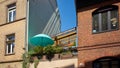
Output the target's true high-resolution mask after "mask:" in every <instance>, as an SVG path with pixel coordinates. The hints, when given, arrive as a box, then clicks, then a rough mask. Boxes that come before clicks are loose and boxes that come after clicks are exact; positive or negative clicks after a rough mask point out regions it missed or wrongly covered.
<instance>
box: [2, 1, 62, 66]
mask: <svg viewBox="0 0 120 68" xmlns="http://www.w3.org/2000/svg"><path fill="white" fill-rule="evenodd" d="M30 1H32V0H0V16H1V17H0V31H1V32H0V44H1V45H0V68H22V60H23V59H22V55H23V53H25V51H26V49H27V46H28V42H27V41H28V35H30V36H33V35H34V34H37V32H36V31H35V29H32V27H31V25H33V24H31V23H35V21H41V20H43V19H40V20H35V19H32V20H30V19H29V18H32V17H35V16H32V15H31V14H30V13H33V11H30V10H31V9H32V7H33V6H30V5H32V4H31V2H30ZM33 1H35V3H36V1H39V0H33ZM35 3H33V4H35ZM38 3H50V2H48V1H47V0H43V1H42V0H41V2H40V1H39V2H37V4H38ZM51 3H52V5H53V4H56V2H52V1H51ZM52 5H50V6H52ZM40 6H41V8H39V5H34V7H37V8H39V11H40V10H42V7H43V8H44V5H43V6H42V5H40ZM45 9H46V10H48V11H49V12H50V13H48V14H49V15H48V14H47V16H49V17H47V19H46V20H45V19H44V20H43V21H44V23H45V24H42V25H40V23H39V22H37V23H35V25H36V27H35V25H34V28H37V31H39V32H38V33H46V34H49V35H52V33H49V32H45V31H41V30H42V29H43V30H46V31H47V27H46V26H47V24H53V22H50V23H48V21H49V20H50V19H51V17H52V18H54V15H55V14H56V12H54V11H57V13H59V12H58V9H57V7H56V10H54V11H53V10H52V12H51V8H49V9H48V8H44V11H45ZM34 13H38V11H37V10H36V11H34ZM34 13H33V15H34ZM39 13H42V12H39ZM43 14H44V15H42V16H43V17H46V14H45V13H43ZM35 15H36V14H35ZM39 15H40V14H38V15H37V16H36V18H37V17H38V18H39V17H40V16H39ZM57 16H59V14H58V15H57ZM55 18H59V17H55ZM54 20H55V21H54ZM52 21H54V23H57V24H58V25H57V26H55V25H54V27H56V30H57V31H58V32H59V27H58V26H60V24H59V23H60V20H58V21H56V19H52ZM30 24H31V25H30ZM28 27H31V28H28ZM40 27H42V29H41V28H40ZM50 27H52V29H53V30H54V34H55V33H57V31H56V30H55V29H54V27H53V26H52V25H51V26H50ZM57 27H58V28H57ZM49 29H50V30H51V28H49ZM49 29H48V31H49ZM55 31H56V32H55ZM30 32H31V33H33V32H34V34H30ZM51 32H52V31H51Z"/></svg>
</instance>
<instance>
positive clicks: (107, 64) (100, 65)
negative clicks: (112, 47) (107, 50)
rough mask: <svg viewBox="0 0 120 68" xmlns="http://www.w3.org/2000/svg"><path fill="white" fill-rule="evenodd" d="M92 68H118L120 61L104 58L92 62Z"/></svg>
mask: <svg viewBox="0 0 120 68" xmlns="http://www.w3.org/2000/svg"><path fill="white" fill-rule="evenodd" d="M93 68H120V59H118V58H114V57H104V58H100V59H98V60H95V61H94V62H93Z"/></svg>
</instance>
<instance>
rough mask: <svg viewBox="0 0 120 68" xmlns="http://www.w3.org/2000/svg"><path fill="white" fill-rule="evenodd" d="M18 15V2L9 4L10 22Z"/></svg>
mask: <svg viewBox="0 0 120 68" xmlns="http://www.w3.org/2000/svg"><path fill="white" fill-rule="evenodd" d="M15 17H16V4H12V5H9V6H8V22H12V21H14V20H15Z"/></svg>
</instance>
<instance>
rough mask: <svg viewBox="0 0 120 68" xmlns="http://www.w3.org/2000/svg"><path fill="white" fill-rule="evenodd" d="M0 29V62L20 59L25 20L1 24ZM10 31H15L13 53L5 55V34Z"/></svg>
mask: <svg viewBox="0 0 120 68" xmlns="http://www.w3.org/2000/svg"><path fill="white" fill-rule="evenodd" d="M0 31H1V32H0V62H4V61H16V60H21V59H22V54H23V53H24V50H23V48H24V46H25V20H21V21H17V22H14V23H10V24H7V25H4V26H1V27H0ZM12 33H15V47H14V52H15V54H13V55H5V48H6V42H5V41H6V35H9V34H12Z"/></svg>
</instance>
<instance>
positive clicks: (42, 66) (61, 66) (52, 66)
mask: <svg viewBox="0 0 120 68" xmlns="http://www.w3.org/2000/svg"><path fill="white" fill-rule="evenodd" d="M77 63H78V60H77V58H72V59H63V60H55V61H43V62H42V61H40V62H39V64H38V67H37V68H77V66H78V65H77ZM69 66H70V67H69ZM30 68H34V63H33V64H31V65H30Z"/></svg>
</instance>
